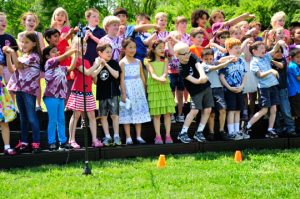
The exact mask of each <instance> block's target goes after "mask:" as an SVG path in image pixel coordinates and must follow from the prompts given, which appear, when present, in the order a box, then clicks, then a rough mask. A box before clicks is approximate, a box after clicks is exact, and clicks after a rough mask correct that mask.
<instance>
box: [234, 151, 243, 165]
mask: <svg viewBox="0 0 300 199" xmlns="http://www.w3.org/2000/svg"><path fill="white" fill-rule="evenodd" d="M242 160H243V158H242V152H241V151H236V152H235V154H234V161H236V162H242Z"/></svg>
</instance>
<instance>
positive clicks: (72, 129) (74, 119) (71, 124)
mask: <svg viewBox="0 0 300 199" xmlns="http://www.w3.org/2000/svg"><path fill="white" fill-rule="evenodd" d="M80 115H81V112H80V111H74V112H73V114H72V117H71V119H70V122H69V141H70V142H75V133H76V126H77V122H78V119H79V117H80Z"/></svg>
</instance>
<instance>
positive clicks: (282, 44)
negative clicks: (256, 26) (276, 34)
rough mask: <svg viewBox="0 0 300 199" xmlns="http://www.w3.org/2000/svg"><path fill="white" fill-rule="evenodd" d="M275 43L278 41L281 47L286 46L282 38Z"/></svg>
mask: <svg viewBox="0 0 300 199" xmlns="http://www.w3.org/2000/svg"><path fill="white" fill-rule="evenodd" d="M277 43H278V44H279V45H280V46H282V47H285V46H286V43H285V41H283V40H279V41H278V42H277Z"/></svg>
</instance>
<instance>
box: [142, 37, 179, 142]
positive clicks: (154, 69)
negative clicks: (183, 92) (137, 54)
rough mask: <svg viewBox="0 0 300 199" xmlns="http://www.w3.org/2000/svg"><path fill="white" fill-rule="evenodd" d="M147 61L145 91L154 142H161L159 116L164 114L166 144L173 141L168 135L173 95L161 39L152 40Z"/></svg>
mask: <svg viewBox="0 0 300 199" xmlns="http://www.w3.org/2000/svg"><path fill="white" fill-rule="evenodd" d="M148 58H149V61H148V62H147V63H146V67H147V69H148V71H149V77H148V79H147V93H148V103H149V109H150V115H151V116H153V125H154V130H155V134H156V137H155V141H154V143H155V144H163V141H162V138H161V135H160V117H161V115H163V116H164V123H165V130H166V139H165V143H166V144H171V143H173V140H172V138H171V135H170V131H171V118H170V114H172V113H175V108H174V107H175V102H174V97H173V95H172V92H171V88H170V86H169V83H170V82H169V80H168V78H167V74H168V61H167V60H166V59H165V43H164V42H163V41H162V40H157V41H155V42H153V44H152V46H151V48H150V51H149V55H148Z"/></svg>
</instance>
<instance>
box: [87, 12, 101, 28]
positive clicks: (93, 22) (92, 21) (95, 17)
mask: <svg viewBox="0 0 300 199" xmlns="http://www.w3.org/2000/svg"><path fill="white" fill-rule="evenodd" d="M87 21H88V24H89V25H90V26H92V27H95V26H97V25H98V24H99V14H98V13H97V12H91V15H90V16H89V17H88V18H87Z"/></svg>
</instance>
